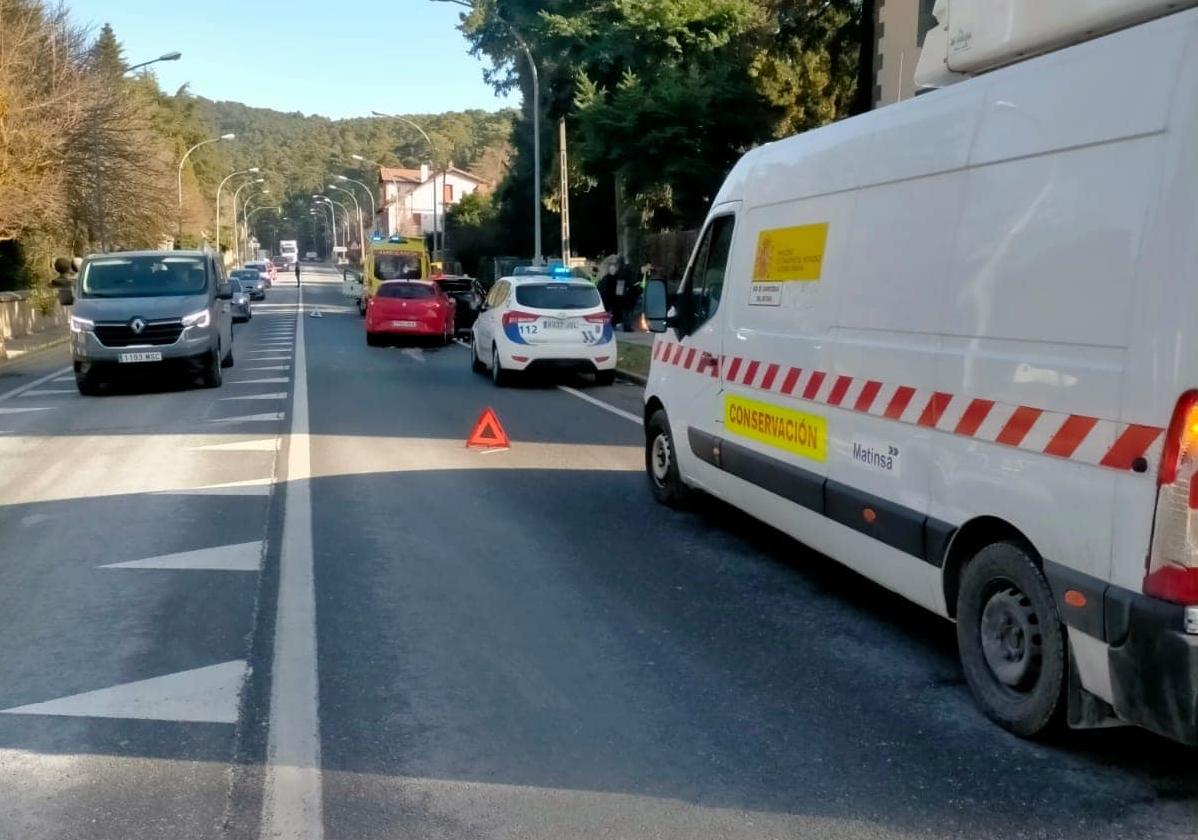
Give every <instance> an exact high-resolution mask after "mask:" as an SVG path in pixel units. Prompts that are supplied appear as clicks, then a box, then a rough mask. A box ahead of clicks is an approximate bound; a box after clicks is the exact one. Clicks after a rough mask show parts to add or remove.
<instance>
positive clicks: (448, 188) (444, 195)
mask: <svg viewBox="0 0 1198 840" xmlns="http://www.w3.org/2000/svg"><path fill="white" fill-rule="evenodd" d="M441 200H442V201H444V202H445V203H446V204H453V184H446V185H445V186H444V187H442V189H441Z"/></svg>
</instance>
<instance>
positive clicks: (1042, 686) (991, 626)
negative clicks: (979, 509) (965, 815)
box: [957, 542, 1069, 738]
mask: <svg viewBox="0 0 1198 840" xmlns="http://www.w3.org/2000/svg"><path fill="white" fill-rule="evenodd" d="M957 648H958V650H959V652H960V656H961V666H962V668H963V669H964V671H965V680H966V682H968V683H969V688H970V689H971V690H972V691H973V696H974V699H975V700H977V702H978V705H980V706H981V707H982V711H984V712H985V713H986V715H987V716H988V717H989V718H990V719H991V720H993V721H994V722H995V723H997V724H999V725H1000V726H1002V727H1003V728H1005V729H1008V730H1010V731H1011V732H1014V733H1015V734H1016V735H1020V736H1022V737H1024V738H1033V737H1035V736H1037V735H1040V734H1042V733H1044V732H1045V731H1046V730H1048V729H1050V728H1051V727H1052V725H1053V724H1054V723H1055V722H1056V721H1057V720H1058V719H1059V718H1060V716H1061V714H1062V712H1063V709H1064V706H1065V703H1064V702H1063V699H1064V687H1065V678H1066V674H1067V670H1068V667H1069V663H1068V659H1067V655H1066V651H1065V631H1064V628H1063V627H1062V625H1061V620H1060V616H1059V615H1058V614H1057V608H1056V603H1055V602H1054V600H1053V596H1052V591H1051V590H1050V589H1049V587H1048V582H1047V581H1046V580H1045V579H1044V575H1043V574H1042V573H1041V571H1040V569H1039V568H1038V567H1037V565H1036V563H1035V562H1034V561H1033V560H1032V556H1031V554H1030V551H1029V550H1028V549H1027V548H1026V547H1025V546H1022V545H1019V544H1017V543H1013V542H998V543H992V544H991V545H988V546H986V547H985V548H983V549H981V550H980V551H979V552H978V553H977V554H975V555H974V556H973V559H971V560H970V561H969V563H967V564H966V566H965V570H964V571H963V572H962V574H961V586H960V590H959V591H958V593H957Z"/></svg>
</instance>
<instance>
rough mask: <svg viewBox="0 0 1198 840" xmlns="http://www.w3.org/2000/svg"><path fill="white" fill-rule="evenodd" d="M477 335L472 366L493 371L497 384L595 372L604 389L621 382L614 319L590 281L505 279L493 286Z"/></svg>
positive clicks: (531, 277)
mask: <svg viewBox="0 0 1198 840" xmlns="http://www.w3.org/2000/svg"><path fill="white" fill-rule="evenodd" d="M471 335H472V337H473V342H472V346H471V367H472V368H473V370H474V371H475V372H477V373H482V372H483V371H484V370H487V369H490V371H491V378H492V380H493V381H494V382H495V384H496V385H505V384H507V382H508V381H509V380H510V379H511V378H512V377H513V376H514V375H515V374H516V373H517V372H518V371H534V370H546V371H548V370H553V371H579V372H582V373H593V374H594V375H595V381H596V382H597V383H599V384H601V385H610V384H611V383H612V382H613V381H614V380H615V372H616V342H615V340H614V337H613V335H614V334H613V333H612V325H611V315H610V314H609V313H608V312H606V311H605V310H604V309H603V302H602V301H601V300H600V299H599V292H598V290H597V289H596V288H595V287H594V286H593V285H591V284H590V283H589V282H586V281H578V280H567V279H561V280H555V279H551V278H549V277H546V276H545V275H538V274H525V275H521V276H518V277H517V276H512V277H503V278H501V279H499V280H498V281H496V283H495V285H494V286H492V287H491V293H490V294H489V295H488V296H487V299H486V302H485V307H484V309H483V310H482V312H481V314H480V315H479V316H478V319H477V320H476V321H475V322H474V326H473V328H472V330H471Z"/></svg>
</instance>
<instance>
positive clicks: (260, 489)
mask: <svg viewBox="0 0 1198 840" xmlns="http://www.w3.org/2000/svg"><path fill="white" fill-rule="evenodd" d="M274 483H275V480H274V479H273V478H251V479H250V480H249V481H227V482H225V483H224V484H207V485H205V486H203V487H189V488H185V489H183V490H160V491H158V492H159V494H160V495H163V494H170V495H174V496H269V495H270V491H271V488H273V487H274Z"/></svg>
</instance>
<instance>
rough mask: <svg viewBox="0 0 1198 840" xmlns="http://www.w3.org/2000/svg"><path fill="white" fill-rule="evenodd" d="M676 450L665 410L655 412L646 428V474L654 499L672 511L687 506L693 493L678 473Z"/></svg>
mask: <svg viewBox="0 0 1198 840" xmlns="http://www.w3.org/2000/svg"><path fill="white" fill-rule="evenodd" d="M677 451H678V450H677V449H676V448H675V446H674V435H673V433H672V432H671V431H670V421H669V418H668V417H666V413H665V411H662V410H660V409H659V410H657V411H655V412H653V415H652V416H651V417H650V418H649V423H648V424H647V425H646V426H645V475H646V476H647V477H648V479H649V489H650V490H651V491H652V492H653V498H655V499H657V501H659V502H661V503H662V504H663V505H666V506H667V507H672V508H683V507H686V505H687V503H688V502H690V500H691V498H692V496H693V491H692V490H691V489H690V488H689V487H687V486H686V484H685V483H684V482H683V481H682V476H681V475H680V474H679V473H678V457H677V454H676V453H677Z"/></svg>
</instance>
